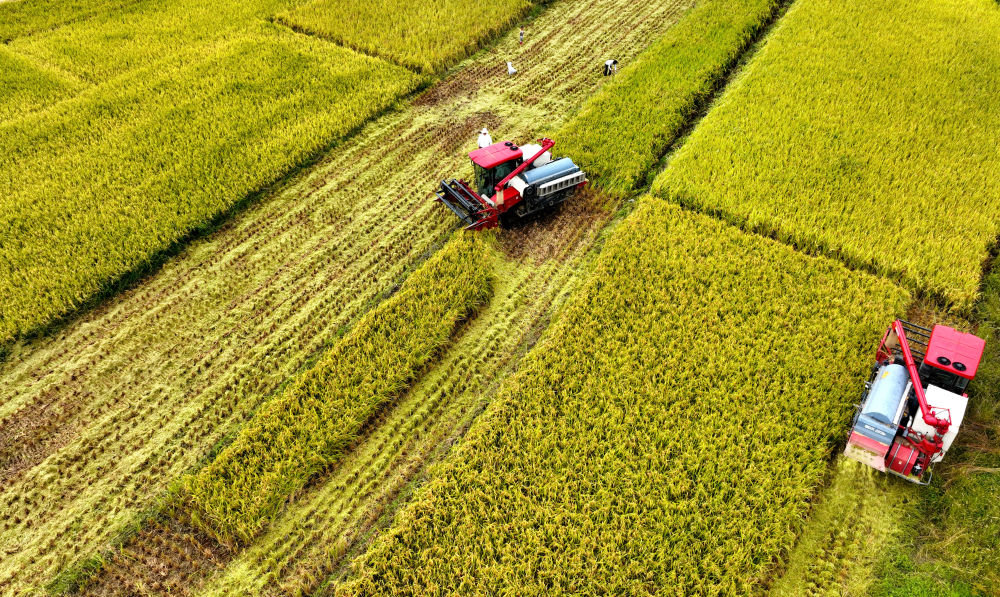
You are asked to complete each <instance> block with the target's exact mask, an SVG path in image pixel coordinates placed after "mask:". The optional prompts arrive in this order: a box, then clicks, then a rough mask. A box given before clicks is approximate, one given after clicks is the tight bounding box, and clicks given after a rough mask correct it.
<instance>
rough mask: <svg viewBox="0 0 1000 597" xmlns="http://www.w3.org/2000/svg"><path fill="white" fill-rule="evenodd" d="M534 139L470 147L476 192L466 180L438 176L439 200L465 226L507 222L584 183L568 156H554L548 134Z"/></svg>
mask: <svg viewBox="0 0 1000 597" xmlns="http://www.w3.org/2000/svg"><path fill="white" fill-rule="evenodd" d="M538 142H539V143H540V145H523V146H521V147H518V146H517V145H514V144H513V143H511V142H510V141H506V142H504V143H494V144H493V145H489V146H487V147H481V148H479V149H477V150H475V151H473V152H472V153H470V154H469V157H470V158H471V159H472V166H473V168H474V169H475V173H476V191H478V192H476V191H474V190H472V187H470V186H469V183H467V182H465V181H464V180H455V179H452V180H450V181H447V180H442V181H441V188H440V189H439V190H438V192H437V193H435V194H436V195H437V200H438V201H440V202H441V203H444V204H445V205H446V206H448V208H449V209H451V211H453V212H455V215H457V216H458V217H459V219H461V220H462V223H464V224H465V227H466V229H468V230H485V229H487V228H495V227H496V226H498V225H499V224H504V225H509V224H511V223H513V222H514V221H516V220H518V219H522V218H526V217H529V216H531V215H533V214H537V213H539V212H541V211H544V210H546V209H549V208H551V207H554V206H556V205H558V204H560V203H562V202H563V201H565V200H566V198H567V197H569V195H570V193H572V192H573V190H574V189H576V188H578V187H582V186H583V185H585V184H587V175H586V174H585V173H584V172H583V171H582V170H580V168H579V167H577V165H576V164H574V163H573V160H571V159H569V158H561V159H556V160H553V159H552V154H551V153H549V150H550V149H552V146H553V145H555V143H554V142H553V141H552V140H551V139H540V140H539V141H538ZM525 156H529V157H528V158H527V159H525Z"/></svg>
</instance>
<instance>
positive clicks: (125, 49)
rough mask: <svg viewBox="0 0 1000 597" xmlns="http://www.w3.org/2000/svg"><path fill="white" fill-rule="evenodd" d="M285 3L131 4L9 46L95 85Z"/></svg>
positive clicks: (250, 22) (182, 0) (171, 0)
mask: <svg viewBox="0 0 1000 597" xmlns="http://www.w3.org/2000/svg"><path fill="white" fill-rule="evenodd" d="M286 5H287V1H286V0H244V1H241V2H236V1H233V0H212V1H210V2H204V1H202V0H161V1H159V2H136V3H134V4H132V5H130V6H126V7H122V8H120V9H118V10H114V11H106V12H103V13H101V14H98V15H95V16H94V17H92V18H89V19H85V20H82V21H79V22H74V23H70V24H67V25H65V26H62V27H58V28H56V29H52V30H47V31H41V32H38V33H36V34H34V35H31V36H29V37H25V38H22V39H16V40H14V41H13V42H11V44H10V47H11V48H12V49H14V50H16V51H18V52H21V53H22V54H25V55H27V56H30V57H31V58H33V59H35V60H36V61H38V62H39V63H43V64H49V65H53V66H55V67H58V68H61V69H63V70H65V71H67V72H70V73H73V74H74V75H76V76H77V77H80V78H81V79H83V80H85V81H88V82H91V83H100V82H104V81H110V80H113V79H114V78H115V77H117V76H121V75H124V74H126V73H128V72H131V71H135V70H138V69H140V68H144V67H148V66H151V65H153V64H156V63H163V62H169V60H170V59H171V58H172V57H173V56H174V55H176V54H177V53H178V52H182V51H186V50H189V49H190V48H192V47H194V46H197V45H201V44H207V43H210V42H212V41H218V40H220V39H223V38H225V37H226V36H228V35H238V34H241V33H247V32H250V31H252V30H254V28H255V27H257V26H258V25H259V24H260V23H261V22H263V20H264V19H266V18H267V17H268V16H270V15H271V14H273V13H274V11H276V10H279V9H281V8H283V7H285V6H286Z"/></svg>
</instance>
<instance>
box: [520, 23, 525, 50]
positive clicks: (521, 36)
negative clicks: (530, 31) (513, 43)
mask: <svg viewBox="0 0 1000 597" xmlns="http://www.w3.org/2000/svg"><path fill="white" fill-rule="evenodd" d="M520 44H521V45H522V46H523V45H524V27H521V34H520Z"/></svg>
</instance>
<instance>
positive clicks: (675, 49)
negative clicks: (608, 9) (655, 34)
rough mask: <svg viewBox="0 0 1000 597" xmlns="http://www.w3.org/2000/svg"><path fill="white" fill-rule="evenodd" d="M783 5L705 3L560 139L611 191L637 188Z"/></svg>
mask: <svg viewBox="0 0 1000 597" xmlns="http://www.w3.org/2000/svg"><path fill="white" fill-rule="evenodd" d="M782 4H784V2H783V1H782V0H728V1H727V0H704V1H703V2H701V3H699V4H698V6H697V7H695V8H694V9H692V10H691V12H690V13H689V14H687V15H685V16H684V18H683V19H682V20H681V21H680V23H678V24H677V25H676V26H674V27H673V28H671V29H670V30H669V31H668V32H667V33H666V35H664V37H663V38H662V39H661V40H660V41H658V42H657V43H656V44H655V45H654V46H653V47H651V48H650V49H649V50H647V51H645V52H643V54H642V55H641V56H640V58H639V60H638V61H636V62H635V63H633V64H630V65H627V66H626V67H625V68H624V69H622V71H621V72H620V73H619V74H618V75H616V77H615V80H614V81H613V82H611V83H609V84H608V85H606V86H605V87H604V88H603V89H602V90H601V91H600V92H599V93H597V94H596V95H594V96H593V97H592V98H591V99H589V100H588V101H587V103H586V104H585V105H584V107H583V109H582V110H581V111H580V114H579V115H578V116H576V117H575V118H574V119H573V120H571V121H570V122H569V123H568V124H567V125H566V126H565V127H564V128H563V130H562V131H561V132H560V133H559V134H558V136H557V137H556V138H557V139H559V144H560V147H561V151H565V152H566V154H567V155H571V156H573V159H575V160H578V161H579V162H580V163H581V164H582V166H583V167H584V168H585V169H586V170H587V171H588V172H592V173H593V178H594V180H595V182H596V183H597V184H598V185H600V186H601V187H602V188H604V189H605V190H608V191H612V192H619V193H627V192H629V191H631V190H633V189H634V188H635V187H636V186H637V185H639V183H641V182H642V181H643V178H644V176H645V175H646V173H647V172H650V171H652V170H653V167H654V165H655V164H656V163H657V161H659V159H660V157H661V156H662V155H663V153H664V152H665V151H666V150H667V148H668V147H669V146H670V145H671V144H672V143H673V142H674V141H675V140H676V139H677V137H678V135H680V134H681V133H682V131H683V130H684V128H685V126H686V125H687V123H688V122H689V121H690V118H691V116H692V115H693V114H694V113H695V112H696V111H697V110H698V109H699V107H700V106H701V105H702V104H703V103H704V102H705V100H706V99H707V98H708V97H709V96H710V95H711V94H712V92H713V91H714V90H715V88H716V86H717V85H718V84H719V82H720V81H721V80H722V79H724V77H725V74H726V73H727V72H728V71H729V70H730V69H731V68H732V66H733V65H734V64H735V63H736V62H737V61H738V59H739V57H740V56H741V55H742V54H743V52H744V51H745V50H746V49H747V48H748V47H749V46H750V45H751V44H752V43H753V42H754V40H755V39H756V38H757V35H758V33H759V32H760V31H761V29H762V28H763V27H764V26H765V25H766V24H767V23H768V22H769V21H770V19H771V18H772V17H773V16H774V14H775V13H776V12H777V11H778V10H779V8H780V7H781V5H782Z"/></svg>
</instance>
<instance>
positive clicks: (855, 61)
mask: <svg viewBox="0 0 1000 597" xmlns="http://www.w3.org/2000/svg"><path fill="white" fill-rule="evenodd" d="M998 27H1000V11H998V9H997V5H996V3H995V2H990V1H989V0H934V1H932V2H912V1H907V2H891V1H876V2H853V1H852V2H841V1H838V0H801V1H798V2H795V4H794V5H793V6H792V8H791V9H790V10H789V11H788V14H787V15H786V17H785V18H784V19H783V20H782V22H781V23H780V24H779V25H778V27H776V29H775V31H774V34H773V36H772V37H771V39H770V40H769V42H768V43H767V44H766V46H765V47H763V48H761V51H760V52H759V53H757V54H756V55H755V57H754V59H753V60H752V61H751V63H750V64H749V65H748V66H747V68H746V71H745V72H744V74H743V76H741V77H740V78H739V80H738V81H736V83H735V84H734V85H733V86H731V87H730V88H729V90H728V91H727V92H726V94H725V95H724V96H723V97H721V98H720V99H719V101H718V102H717V105H716V106H715V107H714V109H713V110H712V111H711V112H710V113H709V114H708V116H707V117H706V118H705V119H704V121H703V122H702V123H701V124H700V125H699V126H698V127H697V129H696V130H695V131H694V132H693V133H692V135H691V139H690V141H689V142H688V143H685V145H684V147H683V148H682V149H681V150H680V151H678V152H677V154H676V155H675V156H674V157H673V159H672V161H671V167H670V168H668V169H667V170H665V171H664V173H663V174H661V175H660V177H659V178H658V179H657V180H656V182H655V183H654V192H655V193H656V194H657V195H659V196H662V197H666V198H669V199H670V200H672V201H675V202H679V203H682V204H684V205H688V206H691V207H693V208H695V209H698V210H701V211H705V212H708V213H714V214H717V215H719V216H720V217H723V218H725V219H727V220H728V221H731V222H733V223H735V224H737V225H739V226H741V227H743V228H744V229H746V230H751V231H759V232H762V233H764V234H768V235H771V236H774V237H776V238H779V239H781V240H782V241H784V242H788V243H790V244H792V245H794V246H796V247H798V248H800V249H802V250H804V251H807V252H811V253H822V254H826V255H833V256H836V257H837V258H839V259H842V260H843V261H845V262H846V263H848V264H850V265H851V266H853V267H862V268H865V269H868V270H870V271H874V272H877V273H879V274H880V275H885V276H889V277H892V278H894V279H898V280H900V281H902V282H903V283H905V284H906V285H907V286H909V287H910V288H912V289H914V290H916V291H918V292H919V293H921V294H924V295H927V296H930V297H933V298H934V299H935V300H940V301H942V302H944V303H945V304H948V305H950V306H952V307H953V308H954V309H956V310H957V311H959V312H964V313H968V312H969V311H970V309H971V308H972V305H973V303H974V301H975V299H976V296H977V292H978V287H979V280H980V277H981V275H982V272H983V267H984V265H985V263H986V260H987V258H988V256H989V250H990V248H991V247H992V246H994V244H995V243H996V239H997V237H998V235H1000V218H998V217H997V212H998V209H1000V203H998V198H997V194H996V193H995V192H994V189H995V188H996V186H997V176H998V173H1000V161H998V159H1000V155H998V154H997V152H996V151H995V150H994V149H995V146H996V143H995V139H994V137H995V135H994V131H995V130H996V128H997V125H998V123H1000V104H998V103H997V101H996V98H997V96H998V93H1000V79H998V78H997V77H996V76H995V74H996V73H997V72H998V70H1000V63H998V60H1000V38H998V36H997V35H996V32H997V30H998ZM930 48H933V51H931V50H930Z"/></svg>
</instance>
